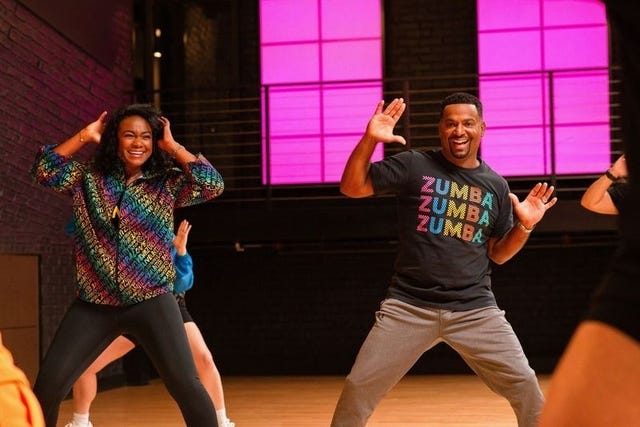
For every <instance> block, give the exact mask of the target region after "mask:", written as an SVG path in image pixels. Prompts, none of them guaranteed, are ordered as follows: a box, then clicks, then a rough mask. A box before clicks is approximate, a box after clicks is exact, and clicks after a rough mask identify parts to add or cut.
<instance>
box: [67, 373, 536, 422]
mask: <svg viewBox="0 0 640 427" xmlns="http://www.w3.org/2000/svg"><path fill="white" fill-rule="evenodd" d="M343 381H344V377H334V376H317V377H316V376H311V377H287V376H283V377H225V378H224V379H223V385H224V390H225V400H226V404H227V412H228V414H229V417H230V418H231V420H232V421H234V422H235V423H236V426H237V427H327V426H329V423H330V421H331V415H332V413H333V408H334V405H335V403H336V401H337V399H338V396H339V394H340V390H341V388H342V382H343ZM547 383H548V377H541V378H540V384H541V386H542V389H543V390H545V389H546V387H547ZM70 414H71V401H70V400H66V401H64V402H63V404H62V406H61V407H60V417H59V421H58V426H60V427H62V426H64V425H65V423H66V422H67V421H68V420H69V417H70ZM91 420H92V422H93V425H94V427H142V426H144V427H147V426H153V427H176V426H184V422H183V420H182V417H181V416H180V412H179V410H178V407H177V405H176V404H175V403H174V401H173V400H172V399H171V397H170V396H169V395H168V393H167V391H166V389H165V387H164V384H163V383H162V382H161V381H160V380H153V381H152V382H151V384H150V385H146V386H140V387H120V388H116V389H112V390H107V391H103V392H100V393H98V397H97V398H96V400H95V402H94V404H93V406H92V409H91ZM392 426H393V427H418V426H420V427H426V426H428V427H515V426H516V421H515V416H514V415H513V412H512V410H511V408H510V406H509V404H508V403H507V401H506V400H505V399H503V398H502V397H500V396H498V395H496V394H494V393H493V392H492V391H490V390H489V389H488V388H487V387H486V386H485V385H484V384H483V383H482V382H481V381H480V380H479V379H478V378H477V377H476V376H473V375H428V376H413V375H411V376H407V377H405V378H404V379H403V380H402V381H401V382H400V384H398V385H397V386H396V387H395V388H394V389H393V390H392V391H391V392H390V393H389V394H388V395H387V396H386V397H385V399H384V400H383V401H382V403H381V404H380V406H379V407H378V408H377V410H376V412H375V413H374V414H373V416H372V418H371V420H370V422H369V424H368V427H392Z"/></svg>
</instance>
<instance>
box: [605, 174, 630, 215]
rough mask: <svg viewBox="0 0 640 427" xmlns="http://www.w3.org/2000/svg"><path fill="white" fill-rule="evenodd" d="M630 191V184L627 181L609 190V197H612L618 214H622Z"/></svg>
mask: <svg viewBox="0 0 640 427" xmlns="http://www.w3.org/2000/svg"><path fill="white" fill-rule="evenodd" d="M629 190H630V187H629V183H628V182H626V181H625V182H618V183H615V184H613V185H612V186H611V187H609V189H608V190H607V191H608V192H609V196H610V197H611V201H612V202H613V204H614V206H615V207H616V209H617V210H618V212H620V210H621V209H622V206H623V205H624V202H625V200H627V199H628V194H629Z"/></svg>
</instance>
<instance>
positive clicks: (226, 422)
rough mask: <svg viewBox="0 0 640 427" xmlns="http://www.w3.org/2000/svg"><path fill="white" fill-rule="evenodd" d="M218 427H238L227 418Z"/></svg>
mask: <svg viewBox="0 0 640 427" xmlns="http://www.w3.org/2000/svg"><path fill="white" fill-rule="evenodd" d="M218 427H236V423H233V422H231V420H230V419H229V418H227V419H226V420H224V421H223V422H222V424H221V425H219V426H218Z"/></svg>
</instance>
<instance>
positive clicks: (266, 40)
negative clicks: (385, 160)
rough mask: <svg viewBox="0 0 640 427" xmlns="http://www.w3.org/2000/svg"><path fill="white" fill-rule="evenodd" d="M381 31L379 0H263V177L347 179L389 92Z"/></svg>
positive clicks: (297, 181)
mask: <svg viewBox="0 0 640 427" xmlns="http://www.w3.org/2000/svg"><path fill="white" fill-rule="evenodd" d="M381 35H382V29H381V5H380V0H261V1H260V46H261V49H260V52H261V82H262V86H263V92H262V99H263V103H262V110H263V113H262V114H263V120H262V123H263V129H262V147H263V152H262V154H263V156H262V159H263V160H262V166H263V167H262V170H263V174H262V180H263V183H264V184H274V185H278V184H281V185H284V184H311V183H332V182H338V181H339V180H340V176H341V175H342V170H343V168H344V165H345V163H346V161H347V158H348V156H349V154H350V153H351V151H352V150H353V148H354V146H355V145H356V143H357V142H358V140H359V138H360V137H361V136H362V133H363V131H364V128H365V126H366V124H367V121H368V120H369V117H370V116H371V112H372V111H373V110H372V109H373V107H374V106H375V105H376V103H377V102H378V101H379V100H380V99H381V98H382V81H381V79H382V36H381ZM382 155H383V152H382V147H379V148H378V149H377V150H376V152H375V154H374V158H373V160H378V159H381V158H382Z"/></svg>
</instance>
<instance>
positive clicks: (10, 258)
mask: <svg viewBox="0 0 640 427" xmlns="http://www.w3.org/2000/svg"><path fill="white" fill-rule="evenodd" d="M38 261H39V258H38V256H36V255H7V254H0V331H2V341H3V343H4V345H5V346H6V347H7V348H8V349H9V350H10V351H11V353H12V354H13V358H14V360H15V363H16V365H17V366H18V367H20V368H21V369H22V370H23V371H24V373H25V374H26V375H27V377H28V378H29V381H30V382H31V384H32V385H33V382H34V381H35V378H36V375H37V373H38V366H39V361H40V345H39V342H40V333H39V330H40V329H39V314H38V313H39V291H38V290H39V274H38Z"/></svg>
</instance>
